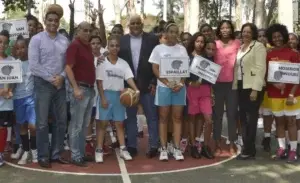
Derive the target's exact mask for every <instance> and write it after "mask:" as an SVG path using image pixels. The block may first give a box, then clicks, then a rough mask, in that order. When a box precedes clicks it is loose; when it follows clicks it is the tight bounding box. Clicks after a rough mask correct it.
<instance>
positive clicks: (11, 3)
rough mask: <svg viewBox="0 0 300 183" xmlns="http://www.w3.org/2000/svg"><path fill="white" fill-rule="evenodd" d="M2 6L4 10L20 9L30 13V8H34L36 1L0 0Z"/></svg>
mask: <svg viewBox="0 0 300 183" xmlns="http://www.w3.org/2000/svg"><path fill="white" fill-rule="evenodd" d="M1 1H2V4H3V6H4V12H7V11H9V10H12V11H15V10H17V9H20V10H22V11H27V12H28V14H30V13H31V8H36V6H35V5H36V2H35V1H34V0H1Z"/></svg>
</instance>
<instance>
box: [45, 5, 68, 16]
mask: <svg viewBox="0 0 300 183" xmlns="http://www.w3.org/2000/svg"><path fill="white" fill-rule="evenodd" d="M50 12H53V13H56V14H57V15H58V17H59V18H61V17H62V16H63V15H64V10H63V8H62V7H61V6H60V5H58V4H50V5H49V6H48V7H47V9H46V15H47V14H48V13H50Z"/></svg>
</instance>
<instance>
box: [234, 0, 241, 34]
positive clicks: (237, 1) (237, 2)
mask: <svg viewBox="0 0 300 183" xmlns="http://www.w3.org/2000/svg"><path fill="white" fill-rule="evenodd" d="M235 28H236V29H237V30H240V29H241V28H242V1H241V0H235Z"/></svg>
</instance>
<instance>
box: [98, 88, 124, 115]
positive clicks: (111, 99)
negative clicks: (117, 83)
mask: <svg viewBox="0 0 300 183" xmlns="http://www.w3.org/2000/svg"><path fill="white" fill-rule="evenodd" d="M120 94H121V92H120V91H111V90H105V91H104V96H105V98H106V100H107V103H108V107H107V108H106V109H104V108H102V105H101V98H100V96H98V97H97V103H96V107H97V109H96V119H97V120H101V121H110V120H112V121H124V120H125V113H126V108H125V107H124V106H123V105H122V104H121V102H120Z"/></svg>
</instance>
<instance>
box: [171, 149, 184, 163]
mask: <svg viewBox="0 0 300 183" xmlns="http://www.w3.org/2000/svg"><path fill="white" fill-rule="evenodd" d="M173 157H174V158H175V160H176V161H182V160H184V157H183V155H182V152H181V150H180V149H177V148H175V149H174V153H173Z"/></svg>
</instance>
